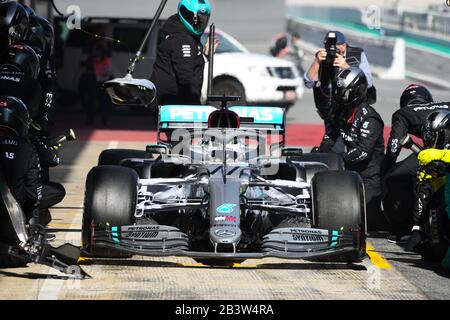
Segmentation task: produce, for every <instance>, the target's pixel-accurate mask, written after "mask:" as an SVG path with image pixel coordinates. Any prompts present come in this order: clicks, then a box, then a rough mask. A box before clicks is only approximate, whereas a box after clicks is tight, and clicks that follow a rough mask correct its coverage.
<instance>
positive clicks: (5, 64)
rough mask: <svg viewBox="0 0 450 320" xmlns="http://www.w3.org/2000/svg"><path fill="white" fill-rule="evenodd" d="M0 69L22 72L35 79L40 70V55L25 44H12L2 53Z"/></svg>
mask: <svg viewBox="0 0 450 320" xmlns="http://www.w3.org/2000/svg"><path fill="white" fill-rule="evenodd" d="M0 69H3V70H5V69H7V70H10V71H17V72H23V73H25V74H26V75H28V76H30V77H31V78H33V79H35V80H36V79H37V78H38V76H39V72H40V70H41V63H40V56H39V55H38V54H37V53H36V52H35V51H34V50H33V49H32V48H31V47H29V46H27V45H25V44H22V43H18V44H13V45H10V46H9V47H8V49H7V50H6V52H5V53H4V55H3V58H2V64H1V66H0Z"/></svg>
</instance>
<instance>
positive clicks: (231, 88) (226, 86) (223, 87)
mask: <svg viewBox="0 0 450 320" xmlns="http://www.w3.org/2000/svg"><path fill="white" fill-rule="evenodd" d="M212 93H213V95H219V96H223V95H225V96H239V97H241V100H239V101H236V102H230V103H228V105H229V106H232V105H246V104H247V99H246V97H245V89H244V87H243V86H242V84H240V83H239V81H237V80H234V79H222V80H218V81H214V85H213V88H212Z"/></svg>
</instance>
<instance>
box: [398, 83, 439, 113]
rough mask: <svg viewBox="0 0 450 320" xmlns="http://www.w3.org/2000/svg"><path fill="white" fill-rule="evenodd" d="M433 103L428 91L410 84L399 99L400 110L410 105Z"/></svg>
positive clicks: (417, 85)
mask: <svg viewBox="0 0 450 320" xmlns="http://www.w3.org/2000/svg"><path fill="white" fill-rule="evenodd" d="M431 102H433V96H432V95H431V93H430V91H428V89H427V88H425V87H424V86H421V85H420V84H416V83H412V84H410V85H409V86H408V87H407V88H406V89H405V90H404V91H403V93H402V95H401V97H400V108H403V107H406V106H408V105H410V104H426V103H431Z"/></svg>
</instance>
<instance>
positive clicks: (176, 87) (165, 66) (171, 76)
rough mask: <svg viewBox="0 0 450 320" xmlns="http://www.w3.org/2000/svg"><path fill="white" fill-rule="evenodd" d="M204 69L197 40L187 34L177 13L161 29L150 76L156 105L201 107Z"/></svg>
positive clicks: (201, 47) (202, 57) (201, 48)
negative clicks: (155, 93) (154, 91)
mask: <svg viewBox="0 0 450 320" xmlns="http://www.w3.org/2000/svg"><path fill="white" fill-rule="evenodd" d="M204 66H205V60H204V56H203V45H202V44H201V42H200V37H198V36H194V35H192V34H191V33H189V31H188V30H187V29H186V28H185V27H184V25H183V23H182V22H181V21H180V19H179V17H178V15H177V14H176V15H173V16H171V17H170V18H169V19H168V20H167V22H166V23H165V24H164V26H163V27H162V29H161V33H160V42H159V45H158V53H157V57H156V61H155V64H154V66H153V73H152V76H151V81H152V82H153V83H154V84H155V86H156V92H157V94H158V103H159V104H160V105H163V104H200V98H201V90H202V85H203V69H204Z"/></svg>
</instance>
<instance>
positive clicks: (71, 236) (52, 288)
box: [37, 203, 83, 300]
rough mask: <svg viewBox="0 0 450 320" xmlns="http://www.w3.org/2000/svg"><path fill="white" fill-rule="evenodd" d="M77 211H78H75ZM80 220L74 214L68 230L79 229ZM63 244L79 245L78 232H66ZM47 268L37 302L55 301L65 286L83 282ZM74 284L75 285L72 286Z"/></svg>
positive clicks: (81, 205)
mask: <svg viewBox="0 0 450 320" xmlns="http://www.w3.org/2000/svg"><path fill="white" fill-rule="evenodd" d="M80 207H83V203H81V204H80ZM77 211H79V210H77ZM81 219H82V214H81V211H80V213H76V214H75V215H74V217H73V219H72V221H71V222H70V226H69V228H68V229H73V228H75V227H79V226H80V225H81ZM63 243H71V244H74V245H80V234H79V233H78V232H66V236H65V237H64V240H63ZM46 268H48V272H47V279H45V281H44V283H43V284H42V286H41V288H40V289H39V293H38V297H37V300H57V299H58V297H59V293H60V292H61V290H62V289H63V287H64V286H65V285H66V284H69V285H71V286H73V287H74V288H75V287H76V282H77V281H83V280H76V279H72V277H71V276H69V275H66V274H64V273H61V272H59V271H57V270H56V269H53V268H50V267H46ZM54 275H58V276H61V277H68V279H67V280H64V279H53V276H54ZM74 284H75V285H74Z"/></svg>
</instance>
